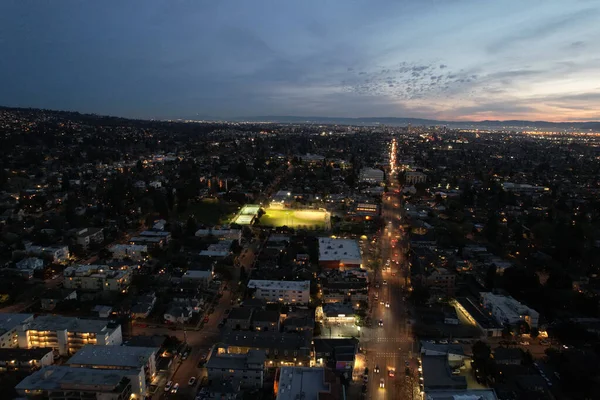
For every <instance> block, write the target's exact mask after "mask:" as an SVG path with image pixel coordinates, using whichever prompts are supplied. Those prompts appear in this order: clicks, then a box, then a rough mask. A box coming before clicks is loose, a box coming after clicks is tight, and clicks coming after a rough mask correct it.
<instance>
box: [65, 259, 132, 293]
mask: <svg viewBox="0 0 600 400" xmlns="http://www.w3.org/2000/svg"><path fill="white" fill-rule="evenodd" d="M63 275H64V287H65V288H67V289H79V290H89V291H109V292H122V293H125V292H127V290H128V289H129V285H130V284H131V271H130V270H129V269H127V268H125V269H120V270H117V271H115V270H111V269H110V267H109V266H108V265H75V266H72V267H67V268H65V271H64V273H63Z"/></svg>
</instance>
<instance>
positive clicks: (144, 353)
mask: <svg viewBox="0 0 600 400" xmlns="http://www.w3.org/2000/svg"><path fill="white" fill-rule="evenodd" d="M158 351H159V348H158V347H131V346H99V345H92V344H88V345H86V346H84V347H82V348H81V350H79V351H78V352H77V353H75V355H74V356H73V357H71V358H70V359H69V361H67V364H69V365H93V366H116V367H130V368H141V367H142V366H144V365H145V364H146V363H147V362H148V359H149V358H150V357H152V355H153V354H155V353H157V352H158Z"/></svg>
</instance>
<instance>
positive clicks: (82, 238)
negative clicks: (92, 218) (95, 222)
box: [75, 228, 104, 249]
mask: <svg viewBox="0 0 600 400" xmlns="http://www.w3.org/2000/svg"><path fill="white" fill-rule="evenodd" d="M75 238H76V240H77V244H78V245H80V246H81V247H83V248H84V249H87V248H88V247H89V246H90V244H94V243H96V244H99V243H102V242H103V241H104V231H103V229H102V228H84V229H81V230H79V231H77V233H76V234H75Z"/></svg>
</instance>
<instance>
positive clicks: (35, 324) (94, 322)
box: [27, 315, 115, 333]
mask: <svg viewBox="0 0 600 400" xmlns="http://www.w3.org/2000/svg"><path fill="white" fill-rule="evenodd" d="M27 325H28V327H27V330H36V331H58V330H66V331H69V332H81V333H105V332H112V331H113V330H114V329H115V328H109V327H108V323H107V322H106V321H104V320H98V319H79V318H76V317H63V316H60V315H42V316H39V317H37V318H36V319H34V320H33V321H31V322H30V323H28V324H27Z"/></svg>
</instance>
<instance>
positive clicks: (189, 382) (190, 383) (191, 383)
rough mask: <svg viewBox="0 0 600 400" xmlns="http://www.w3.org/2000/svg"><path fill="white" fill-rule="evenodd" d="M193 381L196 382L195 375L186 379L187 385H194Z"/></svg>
mask: <svg viewBox="0 0 600 400" xmlns="http://www.w3.org/2000/svg"><path fill="white" fill-rule="evenodd" d="M194 383H196V377H195V376H192V377H191V378H190V380H189V381H188V385H190V386H194Z"/></svg>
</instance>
